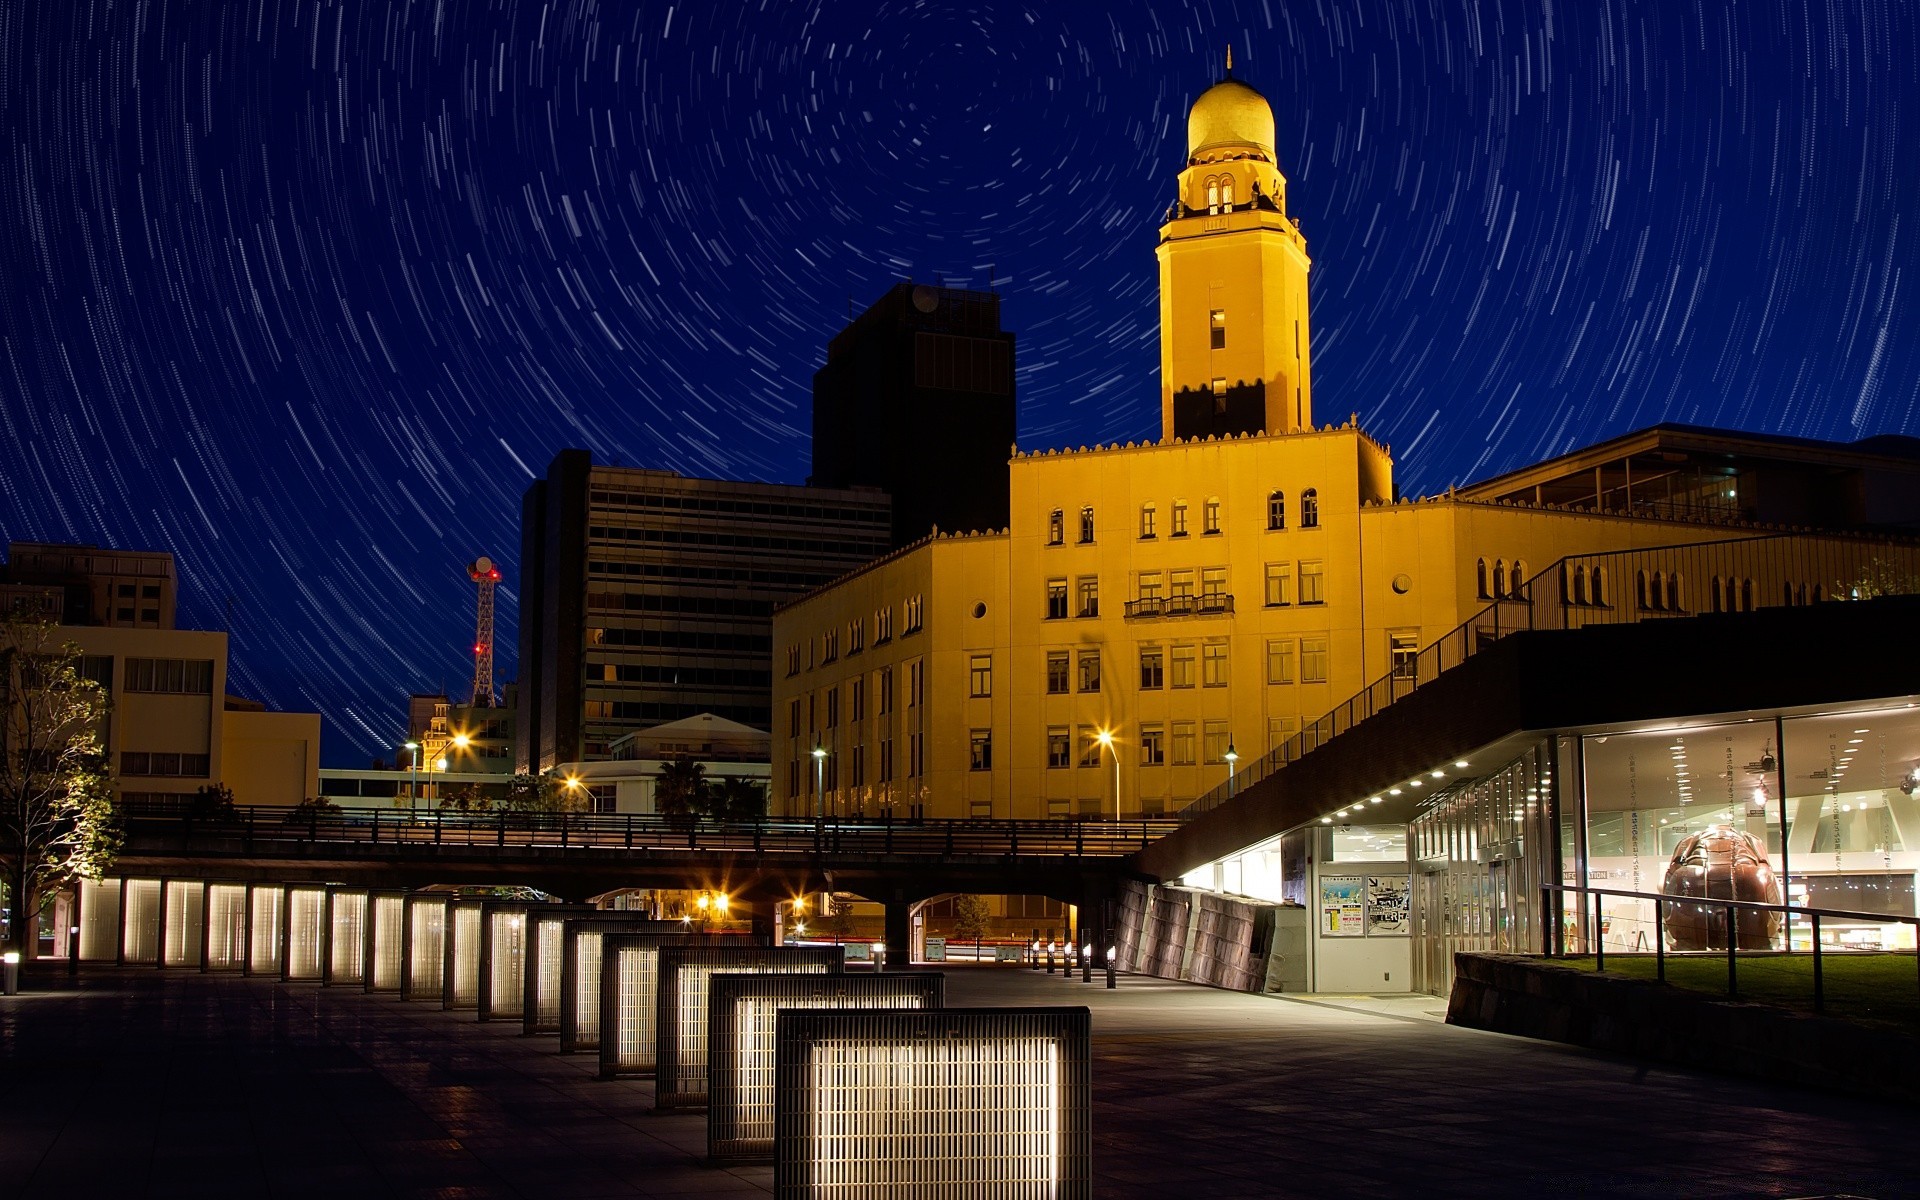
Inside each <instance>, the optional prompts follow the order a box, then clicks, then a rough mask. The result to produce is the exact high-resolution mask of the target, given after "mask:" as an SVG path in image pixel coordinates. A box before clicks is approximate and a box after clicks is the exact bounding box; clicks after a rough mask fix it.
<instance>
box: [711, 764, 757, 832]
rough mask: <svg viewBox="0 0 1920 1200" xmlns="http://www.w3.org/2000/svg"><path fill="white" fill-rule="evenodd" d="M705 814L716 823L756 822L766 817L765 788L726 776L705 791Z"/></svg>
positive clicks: (740, 778) (748, 781)
mask: <svg viewBox="0 0 1920 1200" xmlns="http://www.w3.org/2000/svg"><path fill="white" fill-rule="evenodd" d="M707 814H708V815H709V816H711V817H712V818H713V819H714V820H716V821H757V820H759V819H760V818H762V817H764V816H766V815H767V786H766V785H765V784H763V783H761V782H760V781H758V780H755V779H747V778H744V777H742V776H739V775H728V776H726V777H725V778H723V779H721V780H720V781H719V782H718V783H717V784H714V785H712V786H711V787H709V788H708V789H707Z"/></svg>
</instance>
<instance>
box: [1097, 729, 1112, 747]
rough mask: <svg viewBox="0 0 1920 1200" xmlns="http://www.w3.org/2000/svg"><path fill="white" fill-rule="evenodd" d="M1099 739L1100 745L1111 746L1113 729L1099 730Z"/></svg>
mask: <svg viewBox="0 0 1920 1200" xmlns="http://www.w3.org/2000/svg"><path fill="white" fill-rule="evenodd" d="M1099 741H1100V744H1101V745H1102V746H1111V745H1113V730H1111V729H1102V730H1101V731H1100V736H1099Z"/></svg>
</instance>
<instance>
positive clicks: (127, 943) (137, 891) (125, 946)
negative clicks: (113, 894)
mask: <svg viewBox="0 0 1920 1200" xmlns="http://www.w3.org/2000/svg"><path fill="white" fill-rule="evenodd" d="M121 904H122V905H123V906H124V907H125V911H126V918H125V920H124V922H123V923H122V925H121V934H120V958H121V961H123V962H129V963H157V962H159V961H160V881H159V880H158V879H129V880H127V884H126V888H125V890H124V891H123V892H122V896H121ZM314 975H315V977H318V975H319V972H318V971H316V972H314Z"/></svg>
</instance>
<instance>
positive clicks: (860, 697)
mask: <svg viewBox="0 0 1920 1200" xmlns="http://www.w3.org/2000/svg"><path fill="white" fill-rule="evenodd" d="M848 687H849V689H850V691H851V696H850V698H851V699H852V701H853V719H854V720H856V721H864V720H866V719H867V681H866V679H865V678H860V679H856V680H854V681H853V682H852V683H851V684H849V685H848Z"/></svg>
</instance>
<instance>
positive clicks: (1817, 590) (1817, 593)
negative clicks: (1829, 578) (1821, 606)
mask: <svg viewBox="0 0 1920 1200" xmlns="http://www.w3.org/2000/svg"><path fill="white" fill-rule="evenodd" d="M1826 598H1827V589H1825V588H1823V587H1821V586H1820V585H1819V584H1817V583H1816V584H1814V585H1813V602H1814V603H1815V604H1818V603H1820V602H1821V601H1822V600H1825V599H1826Z"/></svg>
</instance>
